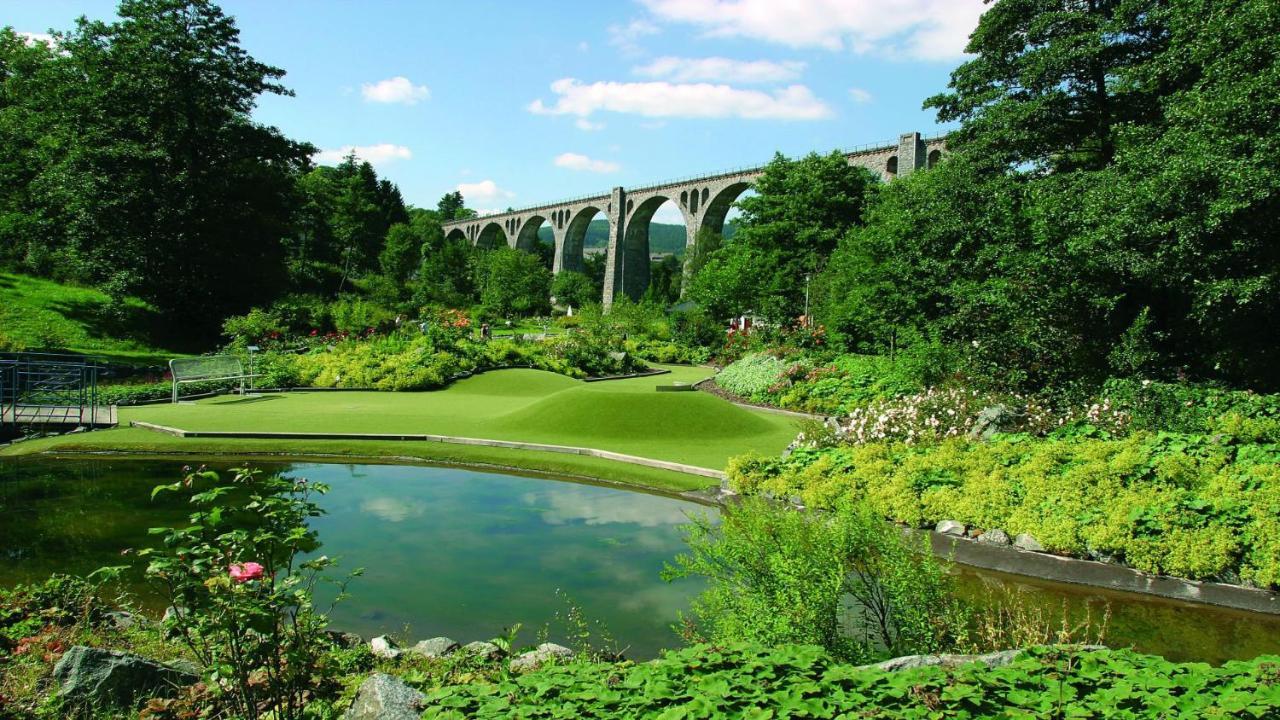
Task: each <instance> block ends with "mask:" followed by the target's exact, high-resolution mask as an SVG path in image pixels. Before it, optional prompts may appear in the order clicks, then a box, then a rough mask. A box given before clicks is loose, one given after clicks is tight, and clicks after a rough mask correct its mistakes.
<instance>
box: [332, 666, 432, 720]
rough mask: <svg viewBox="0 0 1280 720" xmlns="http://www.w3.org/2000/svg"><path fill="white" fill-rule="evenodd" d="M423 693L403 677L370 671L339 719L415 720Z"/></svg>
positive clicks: (418, 714)
mask: <svg viewBox="0 0 1280 720" xmlns="http://www.w3.org/2000/svg"><path fill="white" fill-rule="evenodd" d="M426 701H427V696H426V695H423V694H422V693H420V692H418V691H417V690H414V689H413V688H411V687H409V686H408V685H407V684H405V682H404V681H403V680H400V679H399V678H395V677H392V676H390V675H387V674H386V673H374V674H373V675H370V676H369V677H368V679H366V680H365V681H364V682H363V683H361V684H360V690H359V691H358V692H357V693H356V699H355V700H354V701H352V703H351V707H349V708H347V711H346V712H345V713H344V714H343V715H342V720H418V718H420V717H422V711H423V710H424V709H425V707H426Z"/></svg>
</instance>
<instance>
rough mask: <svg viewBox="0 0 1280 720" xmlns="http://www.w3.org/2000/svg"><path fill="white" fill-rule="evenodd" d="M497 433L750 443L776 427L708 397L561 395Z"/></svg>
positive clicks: (504, 421) (514, 416) (511, 417)
mask: <svg viewBox="0 0 1280 720" xmlns="http://www.w3.org/2000/svg"><path fill="white" fill-rule="evenodd" d="M493 428H494V429H495V430H497V431H499V432H505V433H515V432H519V431H522V430H524V429H527V428H540V429H542V430H544V431H546V430H552V431H554V432H555V433H557V434H565V435H572V436H575V437H582V438H601V439H616V438H636V439H639V438H645V437H663V438H667V437H673V436H674V437H677V438H680V437H682V438H687V439H688V441H689V442H690V443H698V442H705V441H707V440H711V439H732V438H741V439H747V438H751V437H755V436H759V435H768V434H769V433H770V432H771V431H772V430H773V428H774V426H773V424H771V423H770V422H769V421H768V420H766V419H764V418H762V417H761V416H760V415H758V414H755V413H751V412H748V411H746V410H742V409H741V408H737V407H734V406H732V405H728V404H727V403H725V402H724V401H723V400H721V399H719V398H717V397H715V396H712V395H707V394H704V393H658V392H652V393H650V394H649V395H641V394H638V393H634V392H626V391H621V392H592V391H585V392H584V391H578V392H565V393H558V394H555V395H552V396H551V397H548V398H546V399H544V400H541V401H539V402H537V403H534V404H532V405H528V406H526V407H524V408H523V409H521V410H517V411H515V412H512V413H508V414H507V415H505V416H503V417H502V418H500V419H499V420H497V421H495V422H494V423H493Z"/></svg>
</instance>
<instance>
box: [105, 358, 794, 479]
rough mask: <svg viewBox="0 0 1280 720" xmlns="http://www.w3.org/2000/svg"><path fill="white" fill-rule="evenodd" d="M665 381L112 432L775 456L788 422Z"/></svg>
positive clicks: (185, 419)
mask: <svg viewBox="0 0 1280 720" xmlns="http://www.w3.org/2000/svg"><path fill="white" fill-rule="evenodd" d="M672 370H673V372H672V374H669V375H661V376H654V377H645V378H635V379H629V380H614V381H607V382H599V383H585V382H581V381H578V380H573V379H570V378H567V377H564V376H561V375H556V374H553V373H548V372H543V371H540V370H518V369H517V370H500V371H494V372H488V373H484V374H481V375H477V376H475V377H472V378H468V379H465V380H460V381H458V382H456V383H454V384H452V385H450V386H449V387H447V388H445V389H442V390H436V391H432V392H421V393H391V392H293V393H281V394H266V395H261V396H256V397H253V396H251V397H247V398H240V397H234V396H222V397H217V398H211V399H208V400H201V401H198V402H195V403H190V404H187V403H184V404H180V405H151V406H145V407H139V408H122V409H121V411H120V419H121V423H122V424H126V423H128V422H129V421H130V420H142V421H146V422H151V423H156V424H159V425H167V426H171V427H178V428H182V429H184V430H197V431H198V430H216V431H242V432H316V433H323V432H342V433H426V434H438V435H458V436H464V437H477V438H490V439H495V440H522V441H526V442H538V443H553V444H557V445H576V446H585V447H593V448H598V449H602V450H611V451H614V452H621V453H627V454H631V455H639V456H642V457H647V458H654V459H658V460H670V461H675V462H680V463H687V464H690V465H698V466H701V467H708V468H716V469H719V468H723V467H724V466H725V463H726V462H727V461H728V459H729V458H730V457H732V456H734V455H738V454H741V453H744V452H748V451H751V450H756V451H759V452H762V453H768V454H776V453H778V452H780V451H781V450H782V449H783V448H784V447H786V445H787V443H789V442H790V441H791V440H792V438H794V437H795V433H796V428H795V422H794V421H793V420H792V419H790V418H786V417H782V416H778V415H772V414H769V413H764V412H758V411H754V410H747V409H744V408H741V407H738V406H736V405H733V404H731V403H728V402H725V401H724V400H722V399H720V398H718V397H715V396H713V395H709V394H706V393H659V392H657V391H656V386H657V385H658V384H660V383H670V382H673V381H682V382H693V381H696V380H698V379H701V378H702V377H706V376H707V375H709V374H710V371H707V370H704V369H701V368H686V367H677V368H672Z"/></svg>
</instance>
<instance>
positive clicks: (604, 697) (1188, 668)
mask: <svg viewBox="0 0 1280 720" xmlns="http://www.w3.org/2000/svg"><path fill="white" fill-rule="evenodd" d="M428 697H429V703H430V704H431V705H432V707H431V708H430V709H428V710H427V713H426V714H425V715H424V717H426V718H451V719H452V718H458V719H460V718H569V717H572V718H690V717H699V718H830V717H860V718H921V719H923V718H991V717H1037V718H1039V717H1045V718H1065V717H1105V718H1120V717H1123V718H1188V719H1191V718H1209V717H1255V718H1261V717H1272V716H1274V714H1275V713H1277V712H1280V659H1278V658H1258V659H1256V660H1252V661H1248V662H1230V663H1227V664H1226V665H1224V666H1223V667H1221V668H1213V667H1210V666H1208V665H1204V664H1200V663H1187V664H1177V663H1171V662H1167V661H1165V660H1162V659H1161V658H1158V657H1152V656H1146V655H1139V654H1136V653H1133V652H1129V651H1124V650H1097V651H1087V652H1086V651H1080V650H1073V649H1071V648H1037V649H1033V650H1031V651H1030V652H1028V653H1027V654H1026V655H1025V656H1023V657H1021V658H1019V659H1018V660H1016V661H1014V662H1013V663H1012V664H1011V665H1009V666H1006V667H1002V668H995V669H992V668H989V667H987V666H986V665H984V664H980V663H975V664H969V665H963V666H961V667H958V668H955V669H944V668H939V667H928V668H920V669H915V670H903V671H899V672H885V671H881V670H876V669H874V668H858V667H853V666H849V665H842V664H840V663H839V662H837V661H835V660H834V659H833V658H832V657H831V656H830V655H828V654H826V653H825V652H823V651H822V650H821V649H820V648H817V647H813V646H804V645H784V646H780V647H776V648H771V649H765V648H761V647H760V646H758V645H751V644H746V643H731V644H725V645H699V646H695V647H691V648H688V649H685V650H681V651H678V652H672V653H668V654H667V655H666V656H664V657H663V658H661V659H659V660H657V661H655V662H652V663H644V664H639V665H634V664H631V663H621V664H575V665H566V666H555V667H550V668H545V669H542V670H539V671H537V672H534V673H530V674H528V675H524V676H518V677H509V678H505V679H503V680H502V681H500V682H496V683H473V684H459V685H453V686H448V687H443V688H440V689H439V690H436V691H433V692H431V693H429V695H428ZM843 713H848V715H843Z"/></svg>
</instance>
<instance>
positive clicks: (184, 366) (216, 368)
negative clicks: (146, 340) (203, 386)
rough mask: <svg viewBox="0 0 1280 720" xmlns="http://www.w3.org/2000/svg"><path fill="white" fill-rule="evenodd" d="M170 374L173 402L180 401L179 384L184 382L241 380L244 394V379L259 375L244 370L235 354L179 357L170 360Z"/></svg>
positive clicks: (241, 390)
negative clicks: (171, 377)
mask: <svg viewBox="0 0 1280 720" xmlns="http://www.w3.org/2000/svg"><path fill="white" fill-rule="evenodd" d="M169 374H170V375H172V376H173V402H174V403H177V402H178V386H179V385H181V384H183V383H193V382H216V381H221V380H239V381H240V395H242V396H243V395H244V381H245V380H250V379H253V378H256V377H258V376H257V375H252V374H249V373H246V372H245V371H244V365H243V364H242V363H241V362H240V358H238V357H235V356H233V355H212V356H209V357H193V358H177V359H174V360H170V361H169Z"/></svg>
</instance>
